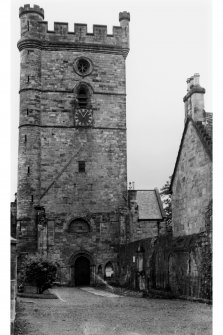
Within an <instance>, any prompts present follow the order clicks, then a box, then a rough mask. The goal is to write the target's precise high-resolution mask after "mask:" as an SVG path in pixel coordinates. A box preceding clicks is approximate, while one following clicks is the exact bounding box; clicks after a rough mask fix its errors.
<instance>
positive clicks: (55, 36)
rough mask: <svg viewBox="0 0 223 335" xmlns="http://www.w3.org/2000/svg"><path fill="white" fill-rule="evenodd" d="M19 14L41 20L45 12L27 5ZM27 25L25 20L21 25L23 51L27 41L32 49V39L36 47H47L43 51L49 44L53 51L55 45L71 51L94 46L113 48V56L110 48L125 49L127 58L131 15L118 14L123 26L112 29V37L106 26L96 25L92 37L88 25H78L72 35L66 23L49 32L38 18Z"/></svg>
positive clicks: (19, 45)
mask: <svg viewBox="0 0 223 335" xmlns="http://www.w3.org/2000/svg"><path fill="white" fill-rule="evenodd" d="M19 12H20V14H19V15H20V16H21V15H24V14H26V13H30V12H36V13H38V14H40V15H41V16H42V17H43V15H44V11H43V9H42V8H40V7H39V6H36V5H34V7H33V8H32V7H30V5H25V6H24V7H21V8H20V11H19ZM28 21H29V22H28V24H27V23H26V22H25V21H24V20H23V22H22V23H21V24H22V30H21V34H22V38H21V40H20V41H19V43H18V47H19V49H20V50H21V49H22V48H24V47H25V43H26V44H27V42H28V40H30V41H29V47H31V45H30V43H32V41H31V39H32V40H34V39H35V46H36V47H37V44H38V43H39V44H41V47H42V46H43V44H44V46H43V47H45V48H47V47H48V46H49V45H47V44H50V47H53V44H57V45H58V44H60V47H61V48H62V43H63V45H64V47H65V44H67V47H69V49H70V48H71V49H72V48H75V47H77V46H78V45H79V46H80V44H81V45H82V46H84V45H85V46H86V47H90V46H91V47H92V48H94V45H103V46H105V47H106V48H110V51H111V52H112V49H111V48H113V49H115V48H119V49H120V48H122V49H123V50H124V49H125V54H126V53H127V50H128V49H129V31H128V23H129V21H130V14H129V13H128V12H121V13H119V21H120V26H113V30H112V34H108V32H107V26H106V25H100V24H94V25H93V33H90V32H88V29H87V24H84V23H75V24H74V29H73V31H69V29H68V23H67V22H54V30H48V22H47V21H42V20H38V19H37V20H36V19H35V18H34V19H31V20H28ZM38 41H39V42H38ZM75 45H76V46H75ZM116 51H117V50H116Z"/></svg>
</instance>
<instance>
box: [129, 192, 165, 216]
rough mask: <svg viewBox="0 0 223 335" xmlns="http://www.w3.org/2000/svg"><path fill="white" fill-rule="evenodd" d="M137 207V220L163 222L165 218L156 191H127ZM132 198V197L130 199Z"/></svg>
mask: <svg viewBox="0 0 223 335" xmlns="http://www.w3.org/2000/svg"><path fill="white" fill-rule="evenodd" d="M129 192H131V193H132V194H134V200H135V201H136V202H137V205H138V213H139V220H163V219H164V217H165V216H166V215H165V213H164V211H163V205H162V201H161V199H160V195H159V191H158V189H154V190H129ZM131 198H133V197H131Z"/></svg>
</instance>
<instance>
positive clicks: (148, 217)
mask: <svg viewBox="0 0 223 335" xmlns="http://www.w3.org/2000/svg"><path fill="white" fill-rule="evenodd" d="M128 201H129V238H128V230H127V240H128V241H129V242H133V241H137V240H142V239H145V238H148V237H151V238H153V237H157V236H159V235H160V234H163V233H166V222H165V218H166V215H165V212H164V210H163V205H162V201H161V198H160V194H159V191H158V189H157V188H155V189H153V190H129V191H128Z"/></svg>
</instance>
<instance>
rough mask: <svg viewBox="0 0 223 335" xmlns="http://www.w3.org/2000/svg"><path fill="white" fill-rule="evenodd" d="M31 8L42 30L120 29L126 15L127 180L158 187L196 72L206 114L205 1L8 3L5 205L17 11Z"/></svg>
mask: <svg viewBox="0 0 223 335" xmlns="http://www.w3.org/2000/svg"><path fill="white" fill-rule="evenodd" d="M25 3H30V4H31V5H33V4H34V3H35V4H38V5H40V6H41V7H42V8H43V9H44V11H45V21H48V29H50V30H53V23H54V21H55V22H56V21H59V22H68V23H69V31H73V29H74V23H86V24H87V25H88V32H92V26H93V24H103V25H107V26H108V33H112V26H117V25H119V20H118V14H119V12H120V11H124V10H126V11H129V12H130V18H131V21H130V52H129V55H128V57H127V60H126V78H127V157H128V181H134V182H135V188H136V189H151V188H154V187H158V188H160V187H162V185H163V184H164V183H165V181H166V180H167V179H168V177H169V176H170V175H171V174H172V173H173V169H174V165H175V161H176V156H177V152H178V148H179V145H180V140H181V136H182V132H183V126H184V104H183V97H184V95H185V94H186V86H187V85H186V79H187V78H188V77H190V76H192V75H193V74H194V73H196V72H198V73H200V83H201V85H202V86H203V87H204V88H205V89H206V94H205V109H206V111H208V112H212V110H211V106H212V92H211V88H212V82H211V79H212V78H211V75H212V68H211V46H212V43H211V36H212V31H211V28H212V22H211V10H212V8H211V1H209V0H186V1H184V0H181V1H179V0H177V1H174V0H173V1H170V0H156V1H152V0H147V1H144V0H132V1H131V0H128V1H127V0H113V1H101V0H100V1H99V0H94V1H92V0H85V1H82V2H81V1H72V0H63V1H62V0H60V1H59V0H58V1H55V0H38V1H35V2H29V1H20V0H12V6H11V23H12V30H11V31H12V36H11V43H12V55H11V56H12V57H11V65H12V71H11V73H12V78H11V79H12V85H11V97H12V99H11V101H12V104H11V113H12V117H11V120H12V124H11V134H12V140H11V157H12V158H11V200H13V199H14V193H15V192H16V188H17V151H18V149H17V146H18V144H17V143H18V141H17V139H18V120H19V94H18V91H19V71H20V56H19V51H18V49H17V42H18V40H19V38H20V20H19V14H18V13H19V7H20V6H23V5H24V4H25Z"/></svg>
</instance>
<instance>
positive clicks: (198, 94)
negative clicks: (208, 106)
mask: <svg viewBox="0 0 223 335" xmlns="http://www.w3.org/2000/svg"><path fill="white" fill-rule="evenodd" d="M199 79H200V75H199V73H195V74H194V75H193V76H192V77H190V78H188V79H187V94H186V95H185V97H184V99H183V101H184V104H185V123H186V121H187V118H188V117H191V118H192V119H193V120H194V121H195V122H196V121H201V122H205V111H204V93H205V89H204V88H203V87H201V86H200V82H199Z"/></svg>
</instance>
